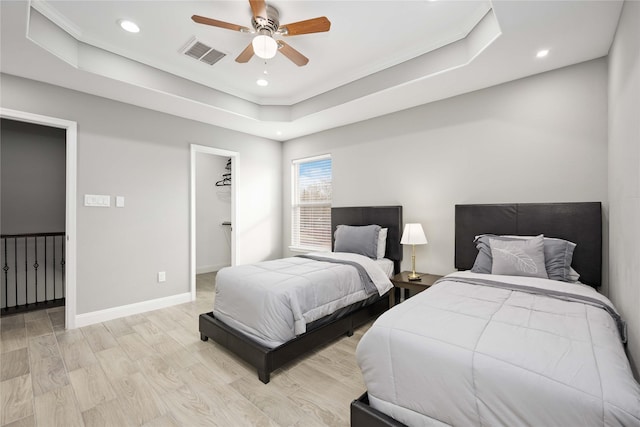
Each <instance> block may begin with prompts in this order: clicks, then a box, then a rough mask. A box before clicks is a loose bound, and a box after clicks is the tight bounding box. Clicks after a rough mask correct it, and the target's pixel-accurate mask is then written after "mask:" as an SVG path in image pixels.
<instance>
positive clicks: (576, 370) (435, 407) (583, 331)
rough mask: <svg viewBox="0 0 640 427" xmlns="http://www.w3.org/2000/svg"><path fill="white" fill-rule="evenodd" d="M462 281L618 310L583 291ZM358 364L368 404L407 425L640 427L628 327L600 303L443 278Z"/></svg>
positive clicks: (389, 318)
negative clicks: (622, 328) (624, 330)
mask: <svg viewBox="0 0 640 427" xmlns="http://www.w3.org/2000/svg"><path fill="white" fill-rule="evenodd" d="M454 276H457V277H476V278H481V279H489V280H497V281H506V282H511V283H515V284H520V285H525V286H540V287H543V288H548V289H555V290H558V291H562V292H573V293H576V294H579V295H588V296H590V297H592V298H595V299H599V300H601V301H604V302H605V303H608V304H610V302H609V301H608V300H607V299H606V298H605V297H604V296H602V295H600V294H598V293H597V292H595V290H593V289H591V288H589V287H587V286H585V285H581V284H569V283H563V282H555V281H552V280H547V279H535V278H524V277H513V276H493V275H483V274H474V273H470V272H457V273H453V274H452V275H450V276H447V277H448V278H449V277H454ZM357 359H358V363H359V365H360V368H361V370H362V374H363V377H364V381H365V384H366V387H367V390H368V394H369V401H370V404H371V406H373V407H374V408H376V409H378V410H380V411H382V412H384V413H386V414H388V415H390V416H391V417H393V418H395V419H396V420H398V421H401V422H403V423H405V424H407V425H410V426H435V425H438V426H439V425H454V426H480V425H482V426H522V425H532V426H587V425H589V426H596V425H599V426H600V425H607V426H640V386H639V385H638V383H637V382H636V381H635V380H634V379H633V377H632V374H631V370H630V367H629V362H628V360H627V358H626V356H625V353H624V349H623V345H622V342H621V335H620V333H619V330H618V328H617V327H616V323H615V322H614V320H613V318H612V317H611V315H610V314H609V313H608V312H607V311H605V310H603V309H602V308H599V307H596V306H594V305H591V304H583V303H579V302H573V301H567V300H565V299H558V298H551V297H548V296H541V295H535V294H532V293H529V292H522V291H514V290H508V289H502V288H496V287H490V286H479V285H471V284H466V283H459V282H455V281H443V282H440V283H438V284H436V285H434V286H433V287H431V288H430V289H428V290H426V291H425V292H422V293H420V294H418V295H416V296H415V297H413V298H410V299H408V300H407V301H405V302H403V303H402V304H400V305H398V306H396V307H394V308H393V309H392V310H389V311H387V312H386V313H384V314H383V315H382V316H381V317H379V318H378V320H377V321H376V322H375V323H374V325H373V326H372V327H371V328H370V329H369V331H367V333H366V334H365V335H364V336H363V337H362V339H361V341H360V343H359V345H358V349H357Z"/></svg>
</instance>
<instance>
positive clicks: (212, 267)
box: [196, 264, 230, 274]
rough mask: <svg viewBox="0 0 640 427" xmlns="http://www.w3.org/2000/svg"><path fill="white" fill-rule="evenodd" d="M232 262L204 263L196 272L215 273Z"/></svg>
mask: <svg viewBox="0 0 640 427" xmlns="http://www.w3.org/2000/svg"><path fill="white" fill-rule="evenodd" d="M229 265H230V264H217V265H202V266H200V267H196V274H204V273H213V272H214V271H219V270H220V269H221V268H224V267H229Z"/></svg>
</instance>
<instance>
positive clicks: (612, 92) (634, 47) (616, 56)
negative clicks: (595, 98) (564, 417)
mask: <svg viewBox="0 0 640 427" xmlns="http://www.w3.org/2000/svg"><path fill="white" fill-rule="evenodd" d="M639 118H640V3H638V2H635V1H626V2H625V3H624V6H623V9H622V14H621V17H620V22H619V24H618V31H617V33H616V36H615V40H614V43H613V46H612V48H611V51H610V53H609V218H610V225H609V227H610V269H609V280H610V283H611V284H610V292H609V296H610V298H611V300H612V301H613V303H614V304H615V305H616V307H617V308H618V310H620V313H621V314H622V316H623V317H624V318H625V319H626V320H627V332H628V335H629V342H628V345H627V353H628V355H629V359H630V361H631V365H632V366H633V367H634V369H635V375H636V378H638V379H640V373H639V371H640V309H639V307H640V282H639V279H640V124H639V121H638V119H639Z"/></svg>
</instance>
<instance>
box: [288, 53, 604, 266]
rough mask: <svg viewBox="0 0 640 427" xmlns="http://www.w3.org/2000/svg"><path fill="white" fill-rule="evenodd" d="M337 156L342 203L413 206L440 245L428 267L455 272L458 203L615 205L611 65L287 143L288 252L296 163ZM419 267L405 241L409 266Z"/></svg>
mask: <svg viewBox="0 0 640 427" xmlns="http://www.w3.org/2000/svg"><path fill="white" fill-rule="evenodd" d="M324 153H331V156H332V162H333V177H334V178H333V179H334V186H333V194H334V199H333V205H334V206H349V205H394V204H399V205H403V206H404V222H405V223H409V222H420V223H422V225H423V228H424V230H425V233H426V235H427V239H428V240H429V244H428V245H424V246H418V247H416V268H417V270H419V271H422V272H431V273H438V274H446V273H450V272H452V271H453V270H454V267H453V253H454V205H455V204H459V203H499V202H568V201H602V202H606V201H607V64H606V61H605V60H604V59H599V60H594V61H590V62H586V63H582V64H579V65H575V66H571V67H567V68H563V69H560V70H556V71H551V72H548V73H544V74H539V75H536V76H532V77H528V78H525V79H521V80H517V81H513V82H510V83H506V84H502V85H499V86H495V87H491V88H488V89H484V90H481V91H477V92H473V93H469V94H465V95H461V96H458V97H455V98H450V99H447V100H443V101H439V102H435V103H431V104H427V105H423V106H420V107H416V108H412V109H410V110H406V111H403V112H399V113H395V114H391V115H388V116H385V117H381V118H377V119H373V120H369V121H366V122H362V123H358V124H354V125H350V126H345V127H342V128H338V129H333V130H330V131H326V132H322V133H319V134H315V135H311V136H307V137H304V138H299V139H296V140H292V141H288V142H286V143H285V144H284V147H283V169H282V177H283V178H282V179H283V183H284V187H283V190H284V197H283V208H282V211H283V231H284V238H283V251H284V252H285V253H286V252H288V250H287V246H288V245H289V244H290V214H289V212H290V209H291V205H290V200H291V198H290V187H291V178H290V176H291V172H290V164H291V160H293V159H297V158H301V157H306V156H311V155H318V154H324ZM410 264H411V254H410V248H405V253H404V261H403V268H404V269H409V268H410Z"/></svg>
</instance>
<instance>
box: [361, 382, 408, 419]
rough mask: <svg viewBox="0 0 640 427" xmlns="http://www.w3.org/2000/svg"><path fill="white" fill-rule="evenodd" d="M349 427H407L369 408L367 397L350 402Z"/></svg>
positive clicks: (363, 396) (365, 394)
mask: <svg viewBox="0 0 640 427" xmlns="http://www.w3.org/2000/svg"><path fill="white" fill-rule="evenodd" d="M351 427H407V426H406V425H405V424H403V423H401V422H400V421H396V420H394V419H393V418H391V417H390V416H388V415H386V414H383V413H382V412H380V411H378V410H377V409H374V408H372V407H371V406H369V396H368V395H367V392H366V391H365V392H364V394H363V395H362V396H360V397H359V398H358V399H356V400H354V401H353V402H351Z"/></svg>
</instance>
